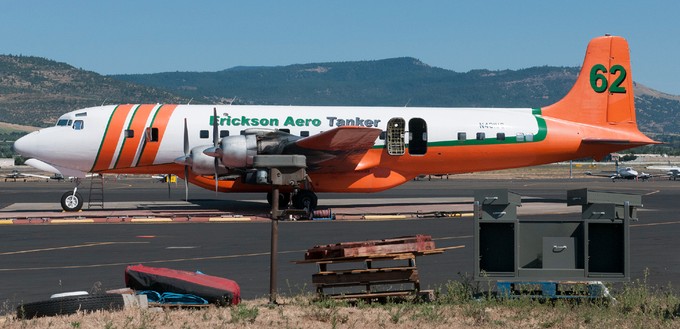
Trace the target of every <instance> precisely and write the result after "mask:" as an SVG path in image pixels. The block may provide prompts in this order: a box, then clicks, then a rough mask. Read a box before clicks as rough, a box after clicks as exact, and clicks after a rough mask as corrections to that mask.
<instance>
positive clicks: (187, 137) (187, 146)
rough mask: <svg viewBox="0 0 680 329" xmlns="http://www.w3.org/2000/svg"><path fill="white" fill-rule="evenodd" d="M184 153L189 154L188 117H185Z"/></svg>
mask: <svg viewBox="0 0 680 329" xmlns="http://www.w3.org/2000/svg"><path fill="white" fill-rule="evenodd" d="M184 155H185V156H186V155H189V128H187V118H184Z"/></svg>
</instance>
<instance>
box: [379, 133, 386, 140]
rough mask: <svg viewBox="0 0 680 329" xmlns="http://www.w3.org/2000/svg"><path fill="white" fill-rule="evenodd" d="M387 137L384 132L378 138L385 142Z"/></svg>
mask: <svg viewBox="0 0 680 329" xmlns="http://www.w3.org/2000/svg"><path fill="white" fill-rule="evenodd" d="M386 137H387V133H386V132H384V131H383V132H381V133H380V137H378V138H379V139H380V140H383V141H384V140H385V138H386Z"/></svg>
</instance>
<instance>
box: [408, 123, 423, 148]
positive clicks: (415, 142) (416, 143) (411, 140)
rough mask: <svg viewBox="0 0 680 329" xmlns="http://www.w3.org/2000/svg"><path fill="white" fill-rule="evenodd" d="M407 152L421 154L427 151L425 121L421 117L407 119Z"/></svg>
mask: <svg viewBox="0 0 680 329" xmlns="http://www.w3.org/2000/svg"><path fill="white" fill-rule="evenodd" d="M408 132H409V134H408V153H409V154H411V155H423V154H425V153H427V123H426V122H425V120H423V119H421V118H413V119H411V120H409V121H408Z"/></svg>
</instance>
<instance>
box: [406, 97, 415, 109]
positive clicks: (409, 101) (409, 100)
mask: <svg viewBox="0 0 680 329" xmlns="http://www.w3.org/2000/svg"><path fill="white" fill-rule="evenodd" d="M412 99H413V98H409V99H408V102H406V104H404V107H408V104H409V103H411V100H412Z"/></svg>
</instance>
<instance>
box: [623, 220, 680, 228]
mask: <svg viewBox="0 0 680 329" xmlns="http://www.w3.org/2000/svg"><path fill="white" fill-rule="evenodd" d="M672 224H680V221H675V222H661V223H647V224H634V225H630V227H642V226H661V225H672Z"/></svg>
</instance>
